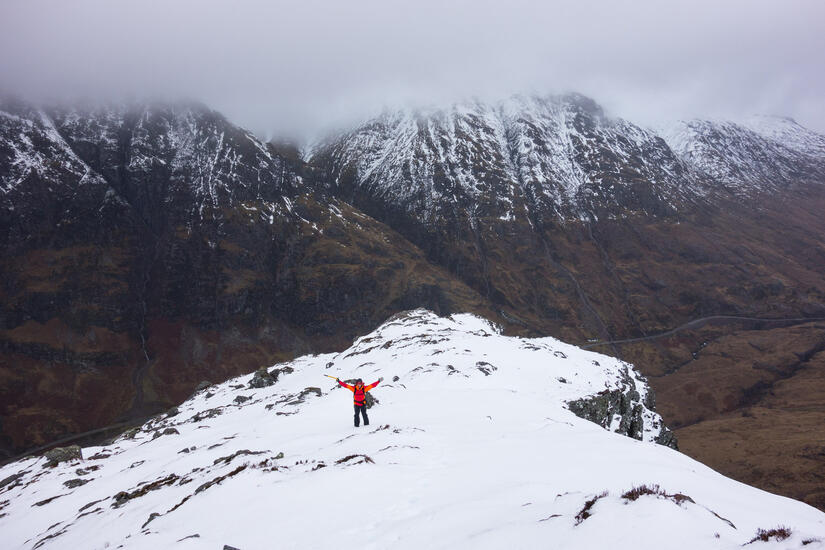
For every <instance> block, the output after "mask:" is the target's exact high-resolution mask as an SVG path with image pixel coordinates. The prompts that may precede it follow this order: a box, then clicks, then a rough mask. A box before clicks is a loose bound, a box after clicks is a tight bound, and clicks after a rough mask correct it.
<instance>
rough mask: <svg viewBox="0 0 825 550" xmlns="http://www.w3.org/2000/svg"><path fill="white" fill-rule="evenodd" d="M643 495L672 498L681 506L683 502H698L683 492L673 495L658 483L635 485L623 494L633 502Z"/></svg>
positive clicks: (624, 497) (623, 496)
mask: <svg viewBox="0 0 825 550" xmlns="http://www.w3.org/2000/svg"><path fill="white" fill-rule="evenodd" d="M642 495H654V496H657V497H664V498H666V499H668V500H672V501H673V502H675V503H676V504H678V505H679V506H681V505H682V503H683V502H691V503H693V504H696V501H694V500H693V499H692V498H690V497H689V496H687V495H683V494H682V493H674V494H672V495H671V494H669V493H668V492H667V491H665V490H664V489H662V488H661V487H659V486H658V485H656V484H653V485H640V486H638V487H633V488H632V489H630V490H629V491H626V492H625V493H624V494H623V495H622V498H623V499H625V500H627V501H630V502H633V501H635V500H637V499H638V498H639V497H641V496H642Z"/></svg>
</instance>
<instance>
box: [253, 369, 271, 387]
mask: <svg viewBox="0 0 825 550" xmlns="http://www.w3.org/2000/svg"><path fill="white" fill-rule="evenodd" d="M274 383H275V379H274V378H272V376H270V375H269V372H268V371H267V370H266V367H261V368H259V369H258V370H256V371H255V374H254V375H253V376H252V380H250V381H249V387H250V389H252V388H265V387H267V386H271V385H272V384H274Z"/></svg>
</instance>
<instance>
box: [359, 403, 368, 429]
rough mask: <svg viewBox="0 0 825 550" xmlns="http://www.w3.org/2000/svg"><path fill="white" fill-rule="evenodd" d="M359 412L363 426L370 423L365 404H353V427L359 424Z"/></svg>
mask: <svg viewBox="0 0 825 550" xmlns="http://www.w3.org/2000/svg"><path fill="white" fill-rule="evenodd" d="M359 412H360V413H361V416H363V417H364V426H369V425H370V417H369V416H367V406H366V405H355V427H356V428H357V427H358V425H359V420H360V419H359V418H358V413H359Z"/></svg>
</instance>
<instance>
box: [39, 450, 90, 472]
mask: <svg viewBox="0 0 825 550" xmlns="http://www.w3.org/2000/svg"><path fill="white" fill-rule="evenodd" d="M43 456H44V457H45V458H46V463H45V464H44V465H43V467H44V468H46V467H48V468H53V467H55V466H57V465H58V464H60V463H61V462H69V461H70V460H83V452H82V451H81V450H80V447H79V446H78V445H71V446H70V447H56V448H54V449H51V450H48V451H46V452H45V453H44V454H43Z"/></svg>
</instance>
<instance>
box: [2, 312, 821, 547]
mask: <svg viewBox="0 0 825 550" xmlns="http://www.w3.org/2000/svg"><path fill="white" fill-rule="evenodd" d="M285 367H289V368H291V369H294V370H293V372H289V369H285ZM627 367H628V366H627V365H626V364H623V363H621V362H620V361H617V360H615V359H611V358H609V357H606V356H602V355H599V354H595V353H591V352H585V351H582V350H580V349H578V348H575V347H573V346H570V345H566V344H564V343H562V342H559V341H557V340H554V339H552V338H542V339H532V340H528V339H522V338H508V337H504V336H501V335H500V334H498V332H497V330H496V328H495V327H494V326H492V325H491V324H489V323H488V322H486V321H484V320H482V319H480V318H478V317H474V316H470V315H457V316H453V317H451V318H439V317H437V316H436V315H434V314H432V313H429V312H426V311H423V310H417V311H414V312H408V313H406V314H402V315H399V316H396V317H394V318H392V319H390V320H389V321H387V322H386V323H385V324H384V325H382V326H381V327H380V328H378V329H377V330H376V331H375V332H373V333H371V334H369V335H367V336H364V337H362V338H359V339H358V340H356V342H355V343H354V344H353V346H352V347H350V348H349V349H347V350H345V351H344V352H342V353H339V354H337V355H335V354H330V355H321V356H311V357H310V356H307V357H303V358H300V359H297V360H295V361H293V362H292V363H289V364H286V365H279V366H278V368H279V369H280V374H279V376H278V380H277V382H276V383H275V385H273V386H269V387H264V388H261V389H250V388H249V386H248V383H249V382H250V381H251V379H252V377H251V376H244V377H240V378H237V379H234V380H230V381H228V382H226V383H224V384H220V385H218V386H213V387H210V388H208V389H205V390H202V391H201V392H199V393H198V394H196V395H195V396H193V398H191V399H190V400H188V401H187V402H185V403H184V404H182V405H181V406H180V407H179V411H178V412H177V414H174V415H173V416H162V417H159V418H156V419H155V420H153V421H151V422H149V423H148V424H146V425H144V426H143V428H142V429H141V430H140V431H138V432H137V433H136V434H127V435H126V436H124V437H122V438H121V439H119V440H117V441H116V442H114V443H113V444H112V445H109V446H105V447H93V448H86V449H83V456H84V458H85V459H84V460H83V461H82V462H81V461H77V460H76V461H72V462H69V463H61V464H59V465H57V466H56V467H54V468H44V462H45V461H44V459H43V458H30V459H26V460H23V461H20V462H17V463H14V464H10V465H8V466H5V467H4V468H2V470H0V480H4V479H5V480H6V481H5V485H6V486H5V487H4V488H2V489H0V532H2V537H3V547H4V548H9V549H16V548H95V549H96V548H147V549H148V548H152V549H155V548H170V547H172V546H174V547H175V548H184V549H185V548H222V547H223V545H224V544H228V545H231V546H233V547H236V548H240V549H244V550H248V549H254V548H274V547H277V548H332V547H335V548H366V549H369V548H422V547H427V548H456V547H458V548H503V547H511V548H536V547H543V546H551V547H555V548H604V547H608V546H609V547H612V548H634V549H642V548H657V549H658V548H690V549H695V548H730V549H733V548H741V545H742V544H744V543H747V542H748V541H749V540H751V539H752V538H753V537H754V535H755V533H756V531H757V529H759V528H763V529H770V528H773V527H776V526H777V525H780V524H781V525H785V526H787V527H789V528H790V529H791V530H792V536H791V538H789V539H787V540H785V541H784V542H783V543H782V544H776V543H773V542H772V543H761V542H760V543H755V544H754V547H756V548H761V547H766V548H799V547H802V545H803V541H811V540H816V539H819V540H825V514H823V513H822V512H819V511H817V510H815V509H814V508H811V507H809V506H807V505H805V504H802V503H800V502H796V501H792V500H790V499H787V498H782V497H777V496H774V495H771V494H768V493H765V492H763V491H760V490H757V489H754V488H751V487H748V486H745V485H743V484H741V483H738V482H735V481H732V480H730V479H727V478H725V477H723V476H721V475H720V474H718V473H716V472H714V471H712V470H710V469H709V468H707V467H705V466H703V465H702V464H699V463H697V462H696V461H694V460H692V459H690V458H688V457H686V456H684V455H682V454H680V453H678V452H676V451H673V450H671V449H669V448H666V447H664V446H661V445H656V444H654V443H652V442H650V441H649V440H650V439H651V437H652V435H653V434H654V433H655V432H656V431H658V430H659V429H660V427H659V426H658V423H659V422H660V420H659V418H658V415H656V414H655V413H653V412H651V411H648V410H647V409H645V411H644V417H645V428H644V433H645V436H644V439H646V441H638V440H635V439H631V438H629V437H625V436H622V435H618V434H615V433H611V432H609V431H606V430H604V429H602V428H600V427H599V426H597V425H596V424H594V423H591V422H588V421H586V420H582V419H580V418H578V417H577V416H575V415H573V414H572V413H571V412H570V411H569V410H568V409H567V408H566V406H565V402H567V401H570V400H573V399H577V398H581V397H584V396H590V395H595V394H597V393H598V392H600V391H601V390H603V389H616V388H619V387H622V386H623V385H624V384H626V383H627V382H626V372H627V371H625V369H626V368H627ZM629 372H630V374H631V376H632V377H633V378H634V379H635V380H634V384H636V385H637V388H638V391H639V398H640V399H641V400H642V401H645V396H646V393H647V390H646V386H645V385H644V384H643V382H642V381H641V380H640V379H639V378H638V376H637V375H635V374H633V371H629ZM324 374H334V375H340V376H342V377H347V378H349V377H354V376H359V377H363V378H364V379H366V381H367V382H372V381H373V379H376V378H378V377H379V376H383V377H384V378H385V382H384V384H382V385H379V386H378V388H376V389H375V390H373V392H372V393H373V394H374V396H375V397H376V398H377V399H378V400H379V401H380V403H379V404H377V405H376V406H375V407H373V408H372V409H371V410H370V417H371V420H372V424H371V425H370V426H369V427H361V428H359V429H354V428H353V427H352V424H351V422H352V420H351V419H352V417H351V414H352V407H351V402H352V397H351V394H350V393H349V392H348V391H346V390H344V389H341V388H338V387H337V386H335V384H334V383H332V381H331V380H329V379H328V378H324V377H323V375H324ZM396 376H397V377H398V379H397V380H396V379H395V378H394V377H396ZM312 388H317V390H316V389H312ZM245 398H248V399H247V400H244V399H245ZM165 431H168V433H164V432H165ZM129 435H132V438H129V437H128V436H129ZM280 453H283V455H280ZM81 469H82V470H81ZM17 474H22V476H20V477H19V478H16V479H12V480H11V481H9V480H8V479H7V478H8V477H9V476H13V475H17ZM73 479H79V480H82V481H81V482H78V481H75V482H73V484H75V485H76V484H78V483H82V482H85V484H83V485H81V486H77V487H75V488H73V489H68V488H67V487H66V486H64V484H65V483H66V482H69V481H70V480H73ZM641 484H658V485H660V486H661V489H662V491H663V492H665V493H667V494H668V495H670V496H669V497H666V496H655V495H643V496H641V497H639V498H638V499H637V500H630V499H627V498H622V496H621V495H622V494H623V493H624V492H625V491H627V490H629V489H631V488H632V487H634V486H639V485H641ZM70 485H72V484H70ZM605 491H606V492H607V495H606V496H604V497H602V498H599V499H597V500H596V501H595V502H594V503H593V504H592V506H591V507H590V508H589V510H588V511H587V514H589V517H585V516H587V514H584V513H582V510H583V509H585V506H586V503H587V502H588V501H590V500H592V499H593V498H594V497H596V496H597V495H601V494H602V493H604V492H605ZM677 494H681V495H685V496H686V497H690V498H689V499H687V498H685V497H683V496H676V495H677ZM577 516H578V519H577ZM823 547H825V545H823V543H822V542H813V543H810V542H809V543H808V544H807V545H805V548H823Z"/></svg>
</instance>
